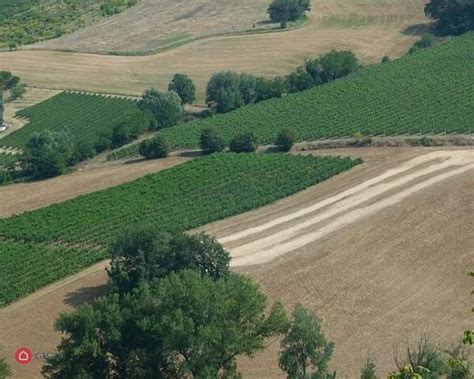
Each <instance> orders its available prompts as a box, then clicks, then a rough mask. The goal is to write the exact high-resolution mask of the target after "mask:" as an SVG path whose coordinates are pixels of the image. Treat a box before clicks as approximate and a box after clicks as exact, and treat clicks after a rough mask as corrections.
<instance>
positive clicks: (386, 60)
mask: <svg viewBox="0 0 474 379" xmlns="http://www.w3.org/2000/svg"><path fill="white" fill-rule="evenodd" d="M391 61H392V60H391V59H390V57H389V56H387V55H385V56H384V57H383V58H382V63H388V62H391Z"/></svg>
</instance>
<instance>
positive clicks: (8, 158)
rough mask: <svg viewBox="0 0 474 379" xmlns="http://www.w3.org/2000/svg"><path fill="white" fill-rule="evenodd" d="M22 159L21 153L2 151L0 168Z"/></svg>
mask: <svg viewBox="0 0 474 379" xmlns="http://www.w3.org/2000/svg"><path fill="white" fill-rule="evenodd" d="M19 159H20V155H17V154H7V153H0V168H1V167H2V166H3V167H5V166H10V165H12V164H14V163H15V162H17V161H18V160H19Z"/></svg>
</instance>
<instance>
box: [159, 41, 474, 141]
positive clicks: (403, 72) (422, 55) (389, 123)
mask: <svg viewBox="0 0 474 379" xmlns="http://www.w3.org/2000/svg"><path fill="white" fill-rule="evenodd" d="M473 52H474V35H473V34H472V33H467V34H465V35H463V36H459V37H456V38H453V39H451V40H449V41H447V42H445V43H441V44H437V45H435V46H433V47H431V48H429V49H421V50H420V51H416V52H414V53H412V54H409V55H407V56H404V57H402V58H400V59H398V60H396V61H393V62H386V63H384V64H380V65H375V66H371V67H367V68H364V69H361V70H359V71H358V72H357V73H356V74H353V75H350V76H349V77H346V78H345V79H344V80H337V81H334V82H331V83H328V84H326V85H324V86H318V87H316V88H313V89H309V90H308V91H304V92H301V93H297V94H292V95H290V96H285V97H282V98H281V99H271V100H268V101H265V102H261V103H259V104H256V105H252V106H248V107H243V108H240V109H237V110H235V111H233V112H230V113H228V114H224V115H217V116H215V117H210V118H207V119H203V120H197V121H194V122H192V123H191V124H186V125H184V124H181V125H177V126H175V127H172V128H168V129H166V130H163V131H162V132H161V133H162V135H163V137H165V138H167V140H168V141H169V143H170V145H171V146H172V148H173V149H180V148H195V147H198V146H199V143H200V136H201V133H202V131H203V130H204V129H209V128H210V129H213V130H215V131H216V132H217V133H219V134H220V135H221V136H222V137H223V138H224V140H225V141H226V143H229V142H230V141H231V140H232V139H233V138H234V137H235V136H236V135H239V134H242V133H253V134H254V135H255V136H256V137H257V138H258V140H259V142H260V143H263V144H270V143H273V142H274V141H275V139H276V137H277V134H278V133H279V132H280V131H281V130H282V129H283V128H291V129H294V130H295V131H296V132H297V134H298V139H299V140H318V139H324V138H342V137H352V136H354V135H355V134H356V133H361V134H363V135H366V136H374V135H406V134H412V135H417V134H419V135H420V134H421V135H423V134H428V135H434V134H444V133H447V134H462V133H470V132H471V130H472V122H471V120H472V119H473V117H474V115H473V108H472V106H471V104H472V103H473V102H474V99H473V92H472V90H471V88H472V87H473V86H474V66H473V65H472V64H471V63H472V61H473V59H474V55H473V54H474V53H473ZM309 72H311V65H308V68H307V69H306V70H305V71H302V75H303V76H308V77H309V76H310V74H309Z"/></svg>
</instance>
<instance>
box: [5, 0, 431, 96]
mask: <svg viewBox="0 0 474 379" xmlns="http://www.w3.org/2000/svg"><path fill="white" fill-rule="evenodd" d="M424 4H425V0H415V1H405V0H367V1H363V2H356V3H354V2H353V1H352V0H325V1H318V2H316V3H315V4H314V6H313V10H312V11H311V14H310V16H309V21H308V22H307V23H306V24H305V25H304V26H303V27H302V28H300V29H296V30H291V31H285V32H274V33H265V34H251V35H233V36H220V37H210V38H206V39H201V40H198V41H195V42H192V43H189V44H187V45H184V46H181V47H178V48H175V49H172V50H168V51H164V52H162V53H159V54H154V55H149V56H135V57H133V56H104V55H98V54H84V53H71V52H59V51H17V52H8V53H0V67H1V68H2V69H8V70H12V71H15V73H16V74H18V75H20V76H21V77H22V78H23V79H24V80H25V81H26V82H27V83H28V84H30V85H34V86H38V87H44V88H54V89H66V88H67V89H76V90H85V91H98V92H108V93H118V94H127V95H128V94H130V95H140V94H141V93H142V92H143V90H144V89H145V88H148V87H151V86H155V87H158V88H161V89H165V88H167V85H168V83H169V81H170V79H171V77H172V76H173V75H174V73H176V72H182V73H185V74H188V75H190V76H191V77H192V79H193V80H194V81H195V83H196V85H197V89H198V101H201V102H202V101H204V92H205V87H206V83H207V81H208V79H209V77H210V76H211V75H212V74H213V73H214V72H216V71H222V70H229V69H230V70H235V71H243V72H250V73H254V74H256V75H264V76H273V75H285V74H287V73H288V72H290V71H292V70H294V69H295V67H297V66H299V65H301V64H302V62H303V61H304V59H305V58H308V57H313V56H317V55H319V54H322V53H325V52H327V51H329V50H331V49H339V50H343V49H351V50H353V51H354V52H355V53H356V54H357V56H358V57H359V58H360V59H361V61H362V62H363V63H367V64H370V63H376V62H379V61H380V59H381V58H382V57H383V56H385V55H388V56H390V57H392V58H395V57H399V56H400V55H402V54H404V53H405V52H406V51H407V50H408V49H409V47H410V46H411V45H412V44H413V43H414V42H415V40H416V39H417V38H418V36H419V35H420V34H421V33H422V32H424V31H426V25H427V19H426V18H425V16H424V13H423V8H424ZM132 10H133V8H131V9H130V11H132ZM124 15H125V14H124ZM354 20H358V21H357V23H356V24H354V22H355V21H354ZM336 21H337V22H336ZM114 37H115V36H114ZM115 39H117V40H120V38H115Z"/></svg>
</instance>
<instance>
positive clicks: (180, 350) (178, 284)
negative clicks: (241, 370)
mask: <svg viewBox="0 0 474 379" xmlns="http://www.w3.org/2000/svg"><path fill="white" fill-rule="evenodd" d="M287 327H288V320H287V317H286V314H285V312H284V309H283V307H282V306H281V305H280V304H278V303H276V304H274V305H273V306H272V307H271V309H270V310H268V309H267V305H266V299H265V295H264V294H263V293H262V292H261V291H260V289H259V288H258V287H257V286H256V285H255V284H254V283H252V281H251V280H250V279H248V278H245V277H241V276H237V275H231V276H229V277H228V278H222V279H219V280H217V281H215V280H213V279H212V278H211V277H209V276H207V275H204V276H203V275H202V274H201V273H199V272H195V271H183V272H180V273H177V274H175V273H171V274H170V275H168V276H167V277H165V278H163V279H161V280H158V281H156V282H154V283H153V284H152V285H150V286H149V285H140V286H139V287H138V288H135V289H134V290H133V291H132V293H130V294H126V295H125V296H123V297H119V296H118V295H117V294H113V295H109V296H107V297H104V298H101V299H99V300H97V301H95V302H93V303H92V304H90V305H85V306H82V307H80V308H79V309H78V310H77V311H75V312H74V313H72V314H63V315H61V316H60V318H59V320H58V321H57V323H56V328H57V329H58V330H59V331H61V332H62V333H63V334H64V337H63V339H62V341H61V344H60V345H59V347H58V349H59V353H60V354H58V355H56V356H55V357H53V358H51V359H49V360H48V362H47V364H46V365H45V366H44V368H43V374H44V375H45V376H46V377H47V378H79V377H80V378H112V377H113V378H221V377H222V378H224V377H225V378H230V377H235V376H236V375H237V371H236V358H237V357H239V356H249V355H253V354H254V353H256V352H257V351H259V350H261V349H263V348H264V341H265V339H266V338H268V337H271V336H274V335H278V334H281V333H283V332H284V331H285V330H286V329H287Z"/></svg>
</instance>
